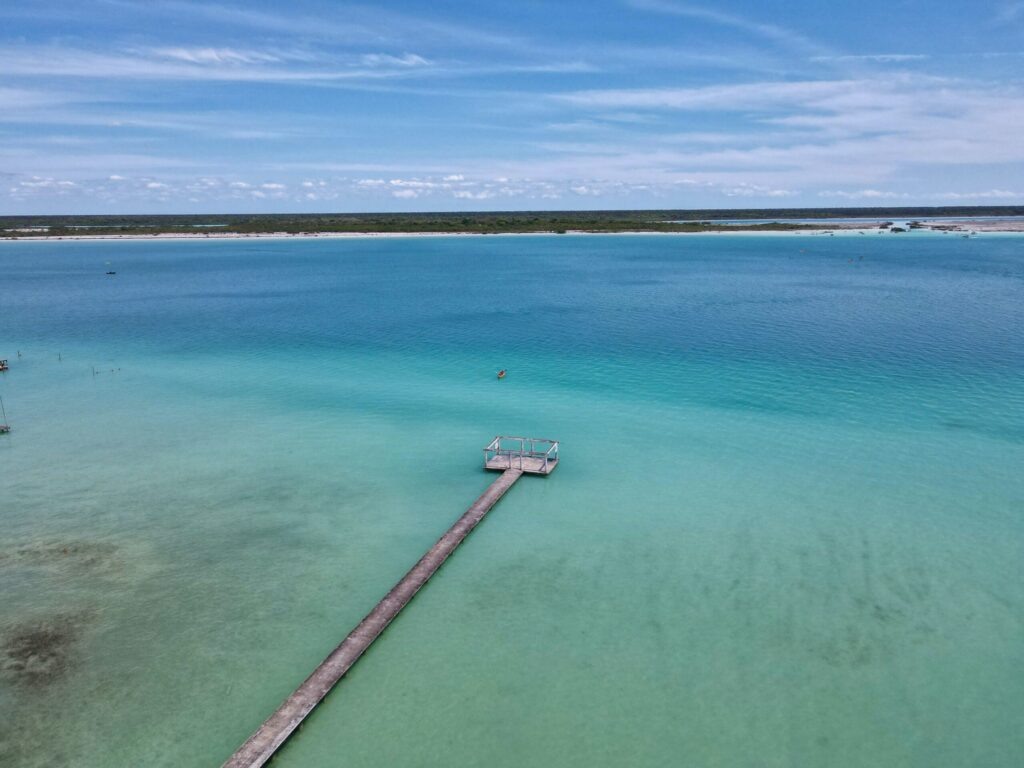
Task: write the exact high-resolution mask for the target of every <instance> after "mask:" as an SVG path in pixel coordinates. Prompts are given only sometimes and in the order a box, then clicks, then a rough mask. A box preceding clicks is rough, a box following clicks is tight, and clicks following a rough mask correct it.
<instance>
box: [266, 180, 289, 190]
mask: <svg viewBox="0 0 1024 768" xmlns="http://www.w3.org/2000/svg"><path fill="white" fill-rule="evenodd" d="M260 188H261V189H275V190H276V189H285V188H286V186H285V185H284V184H278V183H277V182H267V183H266V184H260Z"/></svg>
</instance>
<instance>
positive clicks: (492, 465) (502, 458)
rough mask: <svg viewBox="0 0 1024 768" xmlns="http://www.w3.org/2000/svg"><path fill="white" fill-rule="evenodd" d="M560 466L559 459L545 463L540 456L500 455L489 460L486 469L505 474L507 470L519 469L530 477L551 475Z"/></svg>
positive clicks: (485, 464)
mask: <svg viewBox="0 0 1024 768" xmlns="http://www.w3.org/2000/svg"><path fill="white" fill-rule="evenodd" d="M557 466H558V459H552V460H548V461H547V462H545V461H544V458H543V457H538V456H509V455H499V456H495V457H493V458H491V459H487V461H486V462H485V463H484V469H489V470H491V471H493V472H504V471H505V470H506V469H518V470H520V471H521V472H524V473H525V474H528V475H550V474H551V473H552V472H554V471H555V467H557Z"/></svg>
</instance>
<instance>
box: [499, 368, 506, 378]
mask: <svg viewBox="0 0 1024 768" xmlns="http://www.w3.org/2000/svg"><path fill="white" fill-rule="evenodd" d="M506 373H508V371H506V370H505V369H504V368H502V369H501V370H500V371H498V378H499V379H504V378H505V374H506Z"/></svg>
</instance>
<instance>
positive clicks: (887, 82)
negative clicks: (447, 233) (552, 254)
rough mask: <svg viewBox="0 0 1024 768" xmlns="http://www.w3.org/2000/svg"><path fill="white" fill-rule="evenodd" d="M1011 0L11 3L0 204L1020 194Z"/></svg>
mask: <svg viewBox="0 0 1024 768" xmlns="http://www.w3.org/2000/svg"><path fill="white" fill-rule="evenodd" d="M1022 75H1024V2H1021V1H1018V0H1005V1H1004V0H994V1H993V2H985V1H984V0H979V1H978V2H972V3H967V2H963V1H962V0H960V1H957V2H953V1H950V0H928V1H927V2H925V1H923V0H921V1H919V0H903V1H901V0H888V2H876V1H875V0H864V1H863V2H858V3H852V2H831V3H825V2H821V1H820V0H815V1H814V2H811V1H810V0H796V1H793V2H785V3H773V4H767V3H756V2H741V1H739V0H732V1H729V2H716V3H713V4H712V3H709V2H708V3H691V2H675V0H607V1H601V0H589V1H587V2H577V1H576V0H560V1H559V2H536V1H534V0H517V2H504V3H493V2H492V3H487V2H468V1H462V2H456V1H454V0H434V2H431V3H424V2H419V3H414V2H396V1H393V0H392V1H390V2H380V3H377V4H365V5H360V4H349V3H342V2H327V1H326V0H296V1H294V2H288V3H283V2H280V3H279V2H265V1H264V2H261V1H259V0H250V1H249V2H244V3H241V2H239V3H234V2H231V1H230V0H225V1H224V2H216V1H215V2H198V1H196V0H74V1H73V2H72V1H65V0H55V1H53V2H46V1H44V0H36V1H34V2H25V1H23V0H5V2H3V3H0V213H6V214H15V213H115V212H118V213H119V212H133V213H134V212H137V213H151V212H152V213H155V212H167V213H177V212H230V211H311V212H315V211H368V210H372V211H412V210H429V211H439V210H467V209H469V210H487V209H490V210H513V209H582V208H650V207H657V208H670V207H671V208H695V207H697V208H733V207H763V206H771V207H779V206H786V207H789V206H838V205H910V204H914V205H918V204H926V205H950V204H954V205H956V204H1014V203H1016V204H1020V203H1024V127H1022V126H1024V78H1022Z"/></svg>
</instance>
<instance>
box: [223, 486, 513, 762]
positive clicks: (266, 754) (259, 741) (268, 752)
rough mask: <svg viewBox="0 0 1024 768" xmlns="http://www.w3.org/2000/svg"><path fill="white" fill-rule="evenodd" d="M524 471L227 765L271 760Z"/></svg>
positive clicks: (437, 548) (466, 519) (410, 576)
mask: <svg viewBox="0 0 1024 768" xmlns="http://www.w3.org/2000/svg"><path fill="white" fill-rule="evenodd" d="M525 471H526V470H519V469H506V470H505V472H504V473H503V474H502V475H501V477H499V478H497V479H496V480H495V481H494V482H493V483H491V485H490V486H489V487H488V488H487V490H486V491H484V493H483V494H482V495H481V496H480V498H478V499H477V500H476V501H475V502H473V505H472V506H471V507H470V508H469V509H468V510H466V512H465V513H464V514H463V515H462V517H460V518H459V519H458V520H457V521H456V522H455V524H454V525H452V527H451V528H449V529H448V532H447V533H445V534H444V536H442V537H441V538H440V539H438V541H437V543H436V544H434V546H433V547H431V548H430V550H429V551H428V552H427V554H425V555H424V556H423V557H422V558H421V559H420V561H419V562H418V563H416V565H414V566H413V567H412V570H410V571H409V572H408V573H407V574H405V576H404V577H403V578H402V580H401V581H399V582H398V584H396V585H395V587H394V588H393V589H392V590H391V591H390V592H388V593H387V595H385V597H384V599H383V600H381V601H380V602H379V603H377V606H376V607H375V608H374V609H373V610H372V611H370V613H368V614H367V615H366V618H364V619H363V620H362V621H361V622H359V624H358V626H356V628H355V629H353V630H352V632H351V633H349V635H348V637H346V638H345V639H344V640H343V641H342V642H341V645H339V646H338V647H337V648H335V649H334V650H333V651H331V653H330V655H329V656H328V657H327V658H326V659H324V661H323V662H322V663H321V664H320V666H318V667H317V668H316V669H315V670H314V671H313V674H311V675H310V676H309V677H307V678H306V680H305V682H303V683H302V685H300V686H299V687H298V688H296V689H295V692H294V693H292V695H291V696H289V697H288V698H287V699H285V701H284V703H282V704H281V706H280V707H278V708H277V711H275V712H274V714H272V715H271V716H270V717H268V718H267V719H266V721H264V723H263V725H261V726H260V727H259V728H258V729H257V730H256V732H255V733H254V734H253V735H252V736H250V737H249V738H248V739H247V740H246V741H245V743H244V744H242V746H241V747H239V748H238V750H237V751H236V752H235V754H233V755H232V756H231V757H230V758H228V760H227V762H225V763H224V765H223V767H222V768H259V766H262V765H264V764H266V762H267V761H268V760H270V758H271V757H273V755H274V753H275V752H276V751H277V750H278V748H279V747H280V746H281V745H282V744H284V742H285V741H286V740H287V739H288V737H289V736H290V735H291V734H292V733H293V732H294V731H295V729H296V728H298V727H299V725H301V724H302V721H303V720H304V719H305V718H306V716H307V715H308V714H309V713H310V712H311V711H312V710H313V708H314V707H315V706H316V705H317V704H319V703H320V701H321V700H322V699H323V698H324V696H326V695H327V693H328V692H329V691H330V690H331V688H333V687H334V685H335V684H336V683H337V682H338V681H339V680H340V679H341V678H342V676H343V675H344V674H345V673H346V672H348V670H349V669H350V668H351V667H352V665H353V664H355V663H356V661H357V660H358V659H359V657H360V656H362V655H363V653H364V652H365V651H366V649H367V648H369V647H370V645H371V644H372V643H373V641H374V640H376V639H377V637H378V636H379V635H380V633H381V632H383V631H384V629H385V628H386V627H387V626H388V624H390V623H391V621H392V620H393V619H394V618H395V616H397V615H398V613H399V611H401V610H402V608H404V607H405V606H406V604H407V603H408V602H409V601H410V600H412V598H413V596H414V595H415V594H416V593H417V592H418V591H419V590H420V588H421V587H422V586H423V585H424V584H426V583H427V580H428V579H429V578H430V577H431V576H433V575H434V572H435V571H437V569H438V568H440V567H441V564H442V563H444V561H445V560H447V559H448V556H449V555H450V554H451V553H452V552H454V551H455V548H456V547H458V546H459V544H461V543H462V540H463V539H465V538H466V536H467V535H468V534H469V532H470V531H472V530H473V529H474V528H475V527H476V525H477V523H479V522H480V521H481V520H482V519H483V517H484V515H486V514H487V513H488V512H489V511H490V509H491V508H492V507H493V506H494V505H495V504H497V503H498V500H499V499H500V498H501V497H502V496H504V495H505V492H506V491H507V490H508V489H509V488H511V487H512V485H513V484H514V483H515V482H516V480H518V479H519V478H520V477H522V475H523V472H525Z"/></svg>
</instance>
